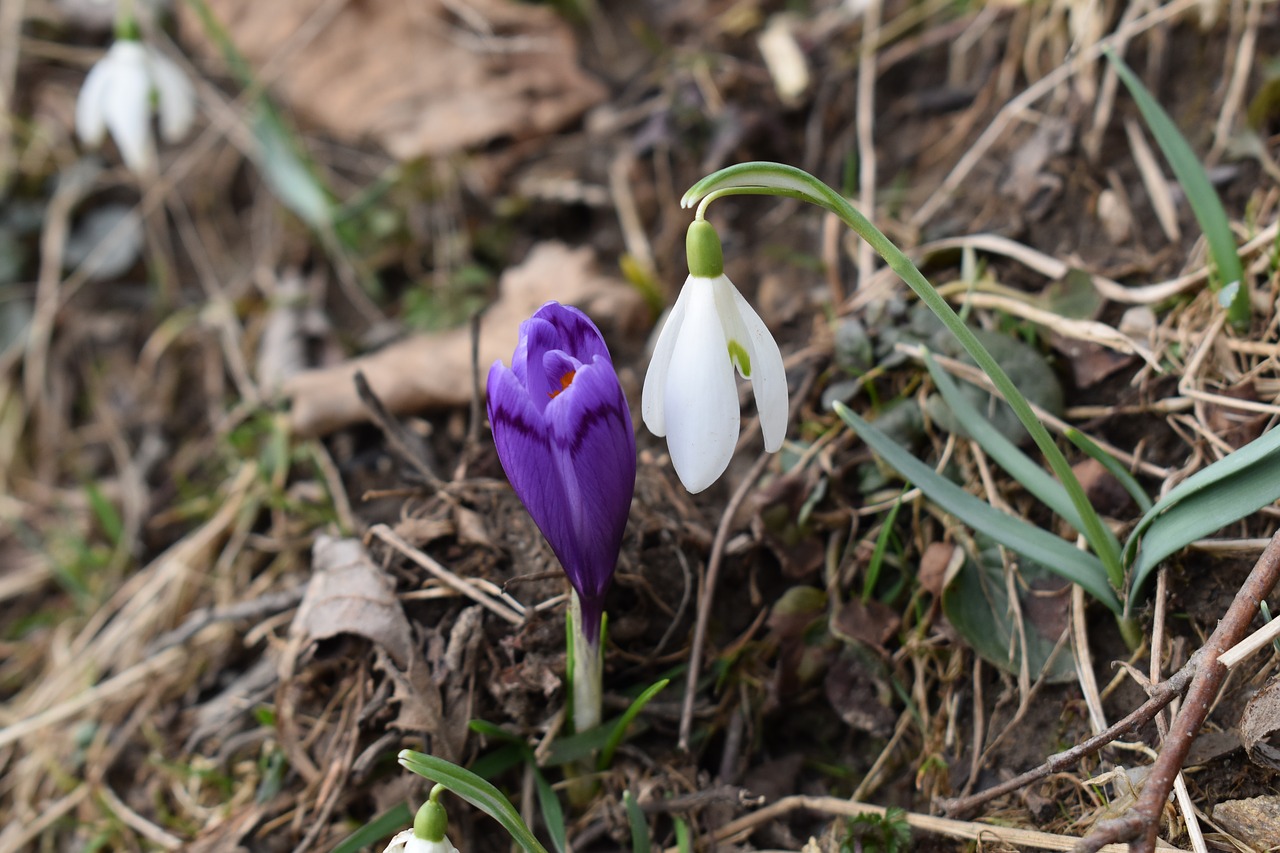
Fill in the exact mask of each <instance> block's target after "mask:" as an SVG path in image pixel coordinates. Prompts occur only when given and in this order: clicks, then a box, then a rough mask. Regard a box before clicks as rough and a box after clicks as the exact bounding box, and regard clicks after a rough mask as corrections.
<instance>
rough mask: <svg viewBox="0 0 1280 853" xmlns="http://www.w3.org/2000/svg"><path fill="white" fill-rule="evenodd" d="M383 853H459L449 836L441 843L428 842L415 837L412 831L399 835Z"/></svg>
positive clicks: (442, 837)
mask: <svg viewBox="0 0 1280 853" xmlns="http://www.w3.org/2000/svg"><path fill="white" fill-rule="evenodd" d="M382 853H458V848H457V847H454V846H453V843H452V842H451V841H449V836H447V835H444V836H441V838H440V840H439V841H428V840H427V839H425V838H419V837H418V836H416V835H414V831H413V830H412V829H406V830H405V831H404V832H401V833H397V835H396V837H395V838H392V839H391V843H390V844H388V845H387V849H386V850H384V851H382Z"/></svg>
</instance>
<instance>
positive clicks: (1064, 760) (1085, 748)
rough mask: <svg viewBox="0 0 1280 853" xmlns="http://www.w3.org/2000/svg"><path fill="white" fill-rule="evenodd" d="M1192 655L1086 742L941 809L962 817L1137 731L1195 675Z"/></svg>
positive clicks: (956, 816)
mask: <svg viewBox="0 0 1280 853" xmlns="http://www.w3.org/2000/svg"><path fill="white" fill-rule="evenodd" d="M1195 666H1196V658H1194V657H1193V658H1192V659H1191V660H1189V661H1187V663H1186V665H1185V666H1183V667H1182V669H1180V670H1178V671H1177V672H1175V673H1174V674H1173V675H1171V676H1169V677H1168V678H1167V679H1165V680H1164V681H1162V682H1160V683H1159V684H1156V685H1154V686H1153V687H1152V688H1151V691H1150V692H1151V698H1149V699H1148V700H1147V701H1146V702H1143V703H1142V704H1141V705H1139V706H1138V707H1137V708H1136V709H1135V710H1133V711H1131V712H1129V715H1128V716H1126V717H1125V718H1124V719H1122V720H1120V721H1118V722H1116V723H1113V724H1112V725H1111V726H1110V727H1109V728H1107V729H1106V730H1104V731H1101V732H1099V733H1098V734H1096V735H1094V736H1093V737H1091V738H1089V739H1088V740H1086V741H1082V742H1081V743H1078V744H1076V745H1075V746H1073V747H1071V749H1068V750H1067V751H1065V752H1059V753H1057V754H1056V755H1051V756H1049V758H1048V759H1046V760H1045V762H1044V764H1041V765H1040V766H1039V767H1036V768H1033V769H1031V770H1028V771H1027V772H1026V773H1023V774H1022V775H1020V776H1015V777H1014V778H1012V779H1010V780H1008V781H1007V782H1001V783H1000V784H999V785H996V786H995V787H994V788H988V789H987V790H985V791H979V792H978V793H976V794H974V795H973V796H970V797H962V798H960V799H957V800H949V801H948V802H946V803H944V804H943V811H944V812H945V813H946V815H947V816H948V817H954V818H963V817H966V816H968V815H971V814H972V813H973V812H975V811H977V809H978V807H979V806H982V805H985V804H986V803H988V802H990V801H991V800H994V799H995V798H996V797H1002V796H1004V795H1005V794H1010V793H1013V792H1014V791H1017V790H1020V789H1022V788H1025V787H1026V786H1027V785H1030V784H1032V783H1033V782H1039V781H1040V780H1041V779H1044V778H1045V777H1047V776H1051V775H1053V774H1054V773H1060V772H1062V771H1063V770H1066V769H1067V768H1068V767H1072V766H1073V765H1075V764H1076V763H1077V762H1079V761H1080V760H1082V759H1084V758H1086V757H1087V756H1090V755H1093V754H1094V753H1095V752H1097V751H1098V750H1100V749H1102V748H1103V747H1104V746H1107V745H1108V744H1110V743H1112V742H1113V741H1115V740H1116V739H1118V738H1119V737H1120V736H1121V735H1124V734H1128V733H1129V732H1131V731H1135V730H1137V729H1138V728H1139V727H1141V726H1144V725H1146V724H1147V723H1149V722H1151V720H1152V719H1153V718H1154V717H1155V715H1156V714H1158V713H1159V712H1160V710H1161V709H1162V708H1164V706H1165V705H1168V704H1169V703H1170V702H1172V701H1173V700H1174V699H1175V698H1176V697H1178V696H1180V695H1182V692H1183V691H1184V690H1186V689H1187V685H1189V684H1191V679H1192V676H1193V675H1194V674H1195Z"/></svg>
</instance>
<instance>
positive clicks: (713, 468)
mask: <svg viewBox="0 0 1280 853" xmlns="http://www.w3.org/2000/svg"><path fill="white" fill-rule="evenodd" d="M685 291H686V292H687V293H688V294H689V296H688V302H687V304H686V307H685V315H684V318H683V322H682V323H681V325H680V332H679V335H678V336H677V338H676V342H675V347H674V349H673V351H672V354H671V366H672V367H673V368H674V370H670V371H669V372H668V374H667V377H666V383H665V385H666V389H665V395H664V397H665V399H664V400H663V405H664V407H665V408H666V412H665V415H666V427H667V449H668V450H669V451H670V453H671V464H672V466H673V467H674V468H675V469H676V475H677V476H678V477H679V478H680V482H681V483H684V487H685V488H686V489H688V490H689V491H690V492H692V493H694V494H696V493H698V492H700V491H702V490H703V489H705V488H707V486H710V485H711V484H712V483H714V482H715V481H716V479H717V478H719V476H720V475H721V474H723V473H724V470H725V468H728V467H729V460H730V459H732V458H733V448H734V445H735V444H736V443H737V441H738V428H739V420H740V418H741V413H740V411H739V409H738V392H737V388H736V387H735V383H734V380H733V363H732V362H731V361H730V360H729V351H728V346H727V342H726V341H725V336H724V330H723V327H722V325H721V322H720V317H719V315H718V314H717V312H716V299H715V289H714V287H713V286H712V280H710V279H698V278H695V279H692V280H691V281H689V282H688V283H687V284H686V285H685ZM681 298H682V299H683V298H684V297H683V294H682V297H681Z"/></svg>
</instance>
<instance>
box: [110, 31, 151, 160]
mask: <svg viewBox="0 0 1280 853" xmlns="http://www.w3.org/2000/svg"><path fill="white" fill-rule="evenodd" d="M104 61H110V62H111V63H112V66H111V80H110V85H109V86H107V87H106V91H105V92H104V93H103V96H102V110H103V114H104V115H105V117H106V123H107V128H108V129H109V130H110V131H111V138H112V139H114V140H115V142H116V147H117V148H119V149H120V156H121V157H122V158H123V159H124V162H125V165H126V166H128V167H129V168H130V169H132V170H133V171H134V172H138V173H142V172H149V171H152V170H153V169H154V167H155V160H156V155H155V143H154V142H153V141H152V139H151V78H150V75H149V74H148V71H147V58H146V48H144V47H143V46H142V45H141V44H140V43H138V42H136V41H118V42H116V43H115V44H114V45H112V46H111V50H110V52H109V54H108V56H107V59H106V60H104Z"/></svg>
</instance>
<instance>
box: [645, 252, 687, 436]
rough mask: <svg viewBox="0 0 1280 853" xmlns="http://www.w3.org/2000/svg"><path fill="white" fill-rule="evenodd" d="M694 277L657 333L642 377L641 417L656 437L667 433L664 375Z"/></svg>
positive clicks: (667, 368)
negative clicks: (651, 354)
mask: <svg viewBox="0 0 1280 853" xmlns="http://www.w3.org/2000/svg"><path fill="white" fill-rule="evenodd" d="M692 280H693V276H689V278H687V279H685V283H684V287H683V288H681V289H680V295H679V296H678V297H676V304H675V305H674V306H673V307H672V308H671V313H670V314H669V315H667V322H666V323H665V324H663V326H662V331H661V332H659V333H658V343H657V344H655V345H654V347H653V358H651V359H650V360H649V370H648V371H647V372H646V373H645V375H644V390H643V391H642V392H641V395H640V414H641V416H642V417H643V418H644V425H645V426H646V427H648V428H649V432H651V433H653V434H654V435H656V436H658V437H662V436H664V435H666V434H667V416H666V387H667V375H668V373H669V371H670V370H671V354H672V353H673V352H675V348H676V338H678V337H679V336H680V327H681V326H682V325H683V324H684V313H685V308H686V307H687V306H688V304H689V296H688V294H689V292H690V291H692V290H693V288H692V287H690V286H689V284H690V282H691V281H692Z"/></svg>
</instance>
